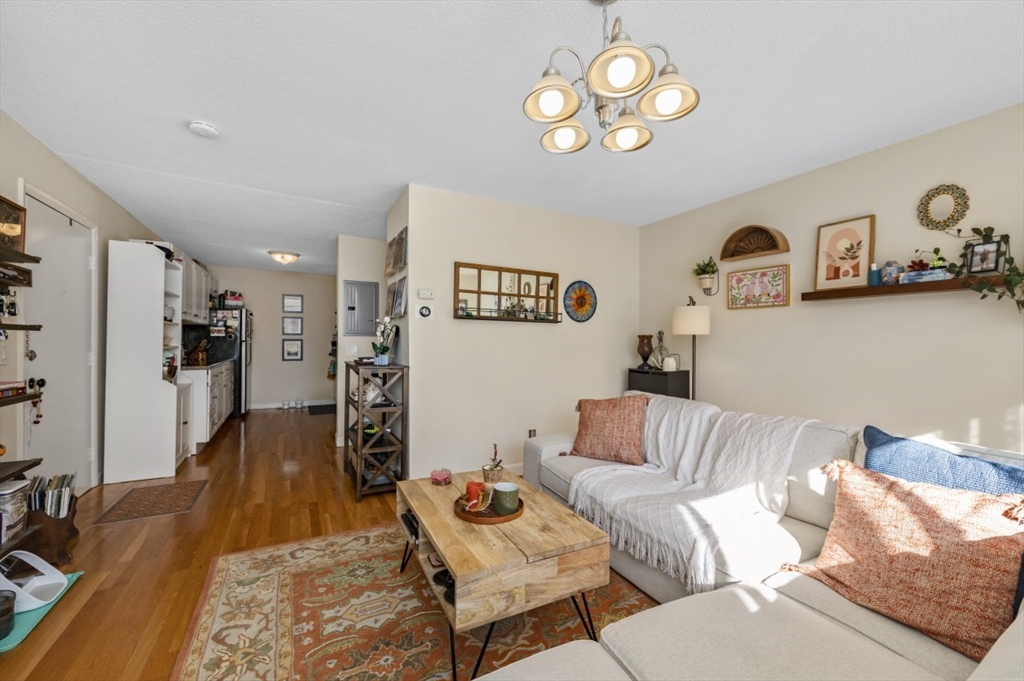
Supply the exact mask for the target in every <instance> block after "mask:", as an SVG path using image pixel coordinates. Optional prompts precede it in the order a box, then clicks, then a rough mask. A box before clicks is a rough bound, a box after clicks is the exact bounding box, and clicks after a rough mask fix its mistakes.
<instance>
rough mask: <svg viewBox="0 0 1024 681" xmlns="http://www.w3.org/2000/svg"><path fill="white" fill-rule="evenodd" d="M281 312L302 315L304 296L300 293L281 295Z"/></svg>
mask: <svg viewBox="0 0 1024 681" xmlns="http://www.w3.org/2000/svg"><path fill="white" fill-rule="evenodd" d="M281 312H291V313H299V314H302V295H301V294H299V293H284V294H282V295H281Z"/></svg>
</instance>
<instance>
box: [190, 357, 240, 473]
mask: <svg viewBox="0 0 1024 681" xmlns="http://www.w3.org/2000/svg"><path fill="white" fill-rule="evenodd" d="M182 373H183V374H184V375H185V376H186V377H187V378H188V379H189V380H191V381H192V395H191V397H192V410H191V423H190V429H191V437H192V444H191V452H192V453H193V454H195V453H196V452H197V450H198V446H199V445H201V444H203V443H205V442H209V441H210V440H212V439H213V436H214V435H216V434H217V431H218V430H219V429H220V427H221V426H222V425H224V422H225V421H226V420H227V418H228V417H229V416H231V412H232V410H233V409H234V408H235V365H234V360H227V361H224V362H221V363H219V364H214V365H212V366H208V367H189V368H187V369H185V370H184V371H183V372H182Z"/></svg>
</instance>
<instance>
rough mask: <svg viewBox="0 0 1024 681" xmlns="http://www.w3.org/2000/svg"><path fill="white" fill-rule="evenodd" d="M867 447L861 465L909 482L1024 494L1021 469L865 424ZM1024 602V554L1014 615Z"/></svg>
mask: <svg viewBox="0 0 1024 681" xmlns="http://www.w3.org/2000/svg"><path fill="white" fill-rule="evenodd" d="M864 444H865V445H866V446H867V448H868V453H867V457H866V458H865V459H864V467H865V468H867V469H868V470H872V471H877V472H878V473H882V474H883V475H891V476H892V477H894V478H902V479H904V480H907V481H909V482H926V483H929V484H932V485H942V486H943V487H952V488H954V489H969V490H973V491H975V492H987V493H988V494H1024V468H1022V467H1021V466H1011V465H1010V464H1005V463H995V462H994V461H986V460H985V459H979V458H977V457H975V456H957V455H956V454H953V453H952V452H947V451H946V450H945V449H942V448H940V447H936V446H934V445H929V444H926V443H924V442H916V441H914V440H907V439H905V438H902V437H896V436H894V435H889V434H888V433H886V432H883V431H881V430H879V429H878V428H875V427H874V426H864ZM1022 602H1024V556H1021V563H1020V580H1019V581H1018V582H1017V593H1016V596H1015V598H1014V599H1013V614H1014V616H1016V615H1017V613H1018V612H1020V606H1021V603H1022Z"/></svg>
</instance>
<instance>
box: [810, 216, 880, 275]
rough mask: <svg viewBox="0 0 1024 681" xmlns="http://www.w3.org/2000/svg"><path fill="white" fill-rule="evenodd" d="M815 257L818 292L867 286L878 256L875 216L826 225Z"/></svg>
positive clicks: (819, 239) (822, 230)
mask: <svg viewBox="0 0 1024 681" xmlns="http://www.w3.org/2000/svg"><path fill="white" fill-rule="evenodd" d="M815 253H816V254H817V255H816V257H815V261H814V290H815V291H824V290H828V289H836V288H858V287H861V286H867V285H868V270H869V269H870V267H871V261H872V259H873V258H874V255H875V216H874V215H864V216H862V217H859V218H851V219H849V220H841V221H839V222H831V223H829V224H827V225H822V226H821V227H819V228H818V247H817V249H816V250H815Z"/></svg>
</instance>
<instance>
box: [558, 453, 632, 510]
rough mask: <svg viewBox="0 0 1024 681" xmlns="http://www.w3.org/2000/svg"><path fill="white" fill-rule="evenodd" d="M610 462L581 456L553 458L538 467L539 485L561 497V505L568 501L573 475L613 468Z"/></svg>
mask: <svg viewBox="0 0 1024 681" xmlns="http://www.w3.org/2000/svg"><path fill="white" fill-rule="evenodd" d="M614 465H615V464H614V463H613V462H611V461H602V460H601V459H588V458H586V457H583V456H554V457H551V458H550V459H544V461H543V463H541V465H540V484H541V486H543V487H547V488H548V489H549V490H551V491H552V492H554V493H555V494H557V495H558V496H559V497H561V501H562V503H563V504H564V503H567V502H568V500H569V485H570V483H572V478H573V476H574V475H576V474H577V473H579V472H580V471H582V470H584V469H586V468H597V467H600V466H614Z"/></svg>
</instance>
